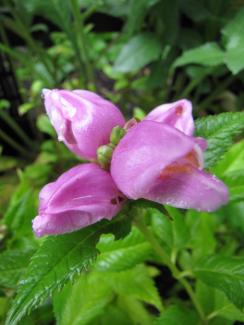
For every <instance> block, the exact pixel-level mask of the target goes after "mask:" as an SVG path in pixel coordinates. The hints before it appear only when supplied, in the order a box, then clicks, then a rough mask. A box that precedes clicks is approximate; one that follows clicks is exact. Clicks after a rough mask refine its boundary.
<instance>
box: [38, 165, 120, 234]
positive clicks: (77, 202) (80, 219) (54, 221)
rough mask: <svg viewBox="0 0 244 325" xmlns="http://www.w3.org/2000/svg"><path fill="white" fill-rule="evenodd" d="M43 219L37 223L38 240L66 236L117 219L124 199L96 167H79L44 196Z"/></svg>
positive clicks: (43, 191)
mask: <svg viewBox="0 0 244 325" xmlns="http://www.w3.org/2000/svg"><path fill="white" fill-rule="evenodd" d="M39 198H40V207H39V215H38V216H37V217H36V218H35V219H34V220H33V230H34V232H35V234H36V235H37V236H43V235H51V234H62V233H66V232H71V231H75V230H78V229H80V228H83V227H85V226H88V225H90V224H93V223H96V222H98V221H99V220H101V219H109V220H110V219H111V218H113V217H114V216H115V215H116V214H117V213H118V212H119V211H120V209H121V207H122V201H123V200H124V197H123V195H122V194H121V193H120V191H119V190H118V189H117V187H116V185H115V184H114V181H113V179H112V177H111V176H110V174H109V173H108V172H107V171H105V170H103V169H101V168H100V167H99V166H98V165H95V164H82V165H78V166H76V167H74V168H72V169H70V170H69V171H67V172H65V173H64V174H63V175H61V176H60V177H59V178H58V179H57V180H56V181H55V182H53V183H50V184H48V185H46V186H45V187H44V188H43V189H42V191H41V192H40V197H39Z"/></svg>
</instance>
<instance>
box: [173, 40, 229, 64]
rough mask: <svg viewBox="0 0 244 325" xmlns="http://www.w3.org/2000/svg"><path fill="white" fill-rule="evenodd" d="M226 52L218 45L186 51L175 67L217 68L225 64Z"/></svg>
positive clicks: (202, 46) (207, 44)
mask: <svg viewBox="0 0 244 325" xmlns="http://www.w3.org/2000/svg"><path fill="white" fill-rule="evenodd" d="M223 61H224V52H223V51H222V50H221V49H220V47H219V46H218V45H217V44H216V43H206V44H204V45H201V46H199V47H196V48H194V49H190V50H188V51H184V52H183V54H182V55H181V56H180V57H179V58H178V59H177V60H176V61H175V63H174V66H175V67H179V66H183V65H186V64H200V65H204V66H217V65H220V64H223Z"/></svg>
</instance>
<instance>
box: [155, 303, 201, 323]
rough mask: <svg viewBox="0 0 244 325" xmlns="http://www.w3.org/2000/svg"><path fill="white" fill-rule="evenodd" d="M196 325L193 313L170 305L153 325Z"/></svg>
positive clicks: (181, 307)
mask: <svg viewBox="0 0 244 325" xmlns="http://www.w3.org/2000/svg"><path fill="white" fill-rule="evenodd" d="M197 323H198V321H197V316H196V314H195V313H194V311H192V310H191V309H188V308H186V307H184V306H181V305H172V306H170V307H169V308H167V309H166V310H165V311H163V312H162V313H161V314H160V316H159V317H158V318H157V319H156V321H155V322H154V325H176V324H181V325H196V324H197Z"/></svg>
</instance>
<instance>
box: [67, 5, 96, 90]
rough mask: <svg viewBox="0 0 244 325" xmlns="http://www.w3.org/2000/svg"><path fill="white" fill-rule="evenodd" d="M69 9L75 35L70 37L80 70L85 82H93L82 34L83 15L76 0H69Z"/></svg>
mask: <svg viewBox="0 0 244 325" xmlns="http://www.w3.org/2000/svg"><path fill="white" fill-rule="evenodd" d="M70 5H71V10H72V14H73V18H74V30H75V34H76V37H75V38H73V37H72V40H71V41H72V43H73V46H74V49H75V51H76V54H77V56H78V59H79V64H80V67H81V70H82V71H83V72H82V73H83V75H84V77H85V82H86V84H88V83H89V82H93V83H94V78H93V71H92V67H91V65H90V62H89V59H88V57H87V53H86V40H85V35H84V24H83V17H82V15H81V13H80V7H79V5H78V3H77V0H70Z"/></svg>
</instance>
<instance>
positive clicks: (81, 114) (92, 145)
mask: <svg viewBox="0 0 244 325" xmlns="http://www.w3.org/2000/svg"><path fill="white" fill-rule="evenodd" d="M43 96H44V104H45V108H46V111H47V114H48V116H49V118H50V121H51V123H52V125H53V127H54V128H55V130H56V132H57V134H58V139H59V141H63V142H64V143H65V144H66V146H67V147H68V148H69V149H70V150H71V151H73V152H74V153H76V154H77V155H78V156H81V157H82V158H87V159H91V158H96V151H97V148H98V147H99V146H101V145H103V144H106V143H108V141H109V135H110V132H111V130H112V128H113V127H114V126H116V125H120V126H123V125H124V123H125V120H124V118H123V115H122V114H121V112H120V111H119V109H118V108H117V107H116V106H115V105H113V104H112V103H111V102H109V101H107V100H105V99H104V98H102V97H100V96H98V95H96V94H94V93H92V92H90V91H87V90H73V91H68V90H57V89H54V90H48V89H44V90H43Z"/></svg>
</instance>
